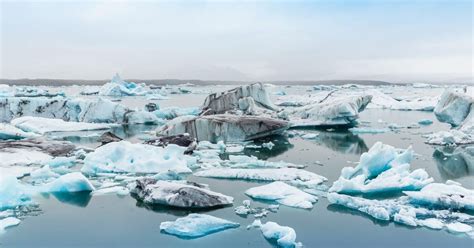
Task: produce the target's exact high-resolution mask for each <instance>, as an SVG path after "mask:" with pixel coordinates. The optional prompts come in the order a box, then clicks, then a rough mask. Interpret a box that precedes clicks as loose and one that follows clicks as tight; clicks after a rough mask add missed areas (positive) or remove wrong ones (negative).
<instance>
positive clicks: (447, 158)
mask: <svg viewBox="0 0 474 248" xmlns="http://www.w3.org/2000/svg"><path fill="white" fill-rule="evenodd" d="M433 158H434V160H435V162H436V164H437V167H438V171H439V173H440V174H441V176H442V177H443V178H444V179H455V178H460V177H464V176H468V175H474V146H469V147H459V146H457V147H451V146H445V147H438V148H437V149H436V150H435V151H434V152H433Z"/></svg>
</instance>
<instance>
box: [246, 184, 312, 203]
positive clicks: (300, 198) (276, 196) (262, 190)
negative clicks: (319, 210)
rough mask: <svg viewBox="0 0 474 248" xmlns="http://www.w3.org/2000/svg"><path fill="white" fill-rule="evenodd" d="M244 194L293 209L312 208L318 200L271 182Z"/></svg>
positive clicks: (288, 186) (289, 187)
mask: <svg viewBox="0 0 474 248" xmlns="http://www.w3.org/2000/svg"><path fill="white" fill-rule="evenodd" d="M245 194H247V195H248V196H250V197H252V198H255V199H261V200H270V201H276V202H278V203H280V204H282V205H286V206H289V207H295V208H312V207H313V204H314V203H315V202H316V201H317V200H318V198H317V197H315V196H313V195H310V194H308V193H306V192H303V191H301V190H299V189H298V188H296V187H293V186H290V185H288V184H286V183H284V182H273V183H269V184H266V185H262V186H258V187H254V188H250V189H248V190H247V191H245Z"/></svg>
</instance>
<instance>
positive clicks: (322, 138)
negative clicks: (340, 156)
mask: <svg viewBox="0 0 474 248" xmlns="http://www.w3.org/2000/svg"><path fill="white" fill-rule="evenodd" d="M316 141H317V142H318V143H320V144H322V145H324V146H326V147H328V148H329V149H331V150H334V151H336V152H341V153H345V154H356V155H359V154H362V153H364V152H366V151H368V150H369V148H368V147H367V145H366V144H365V142H364V140H363V139H361V138H360V137H359V136H358V135H355V134H353V133H351V132H349V131H334V132H327V131H322V132H320V133H319V135H318V137H317V139H316Z"/></svg>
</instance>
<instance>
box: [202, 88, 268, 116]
mask: <svg viewBox="0 0 474 248" xmlns="http://www.w3.org/2000/svg"><path fill="white" fill-rule="evenodd" d="M202 108H203V112H205V113H206V114H224V113H227V112H235V111H237V112H238V111H240V112H243V113H246V114H256V113H257V112H256V111H257V108H260V109H263V110H270V111H274V110H277V107H276V106H275V105H273V103H272V102H271V100H270V97H269V95H268V92H267V90H266V89H265V86H264V85H263V84H262V83H255V84H250V85H244V86H240V87H237V88H235V89H231V90H228V91H226V92H221V93H213V94H210V95H209V96H208V97H207V98H206V100H205V101H204V106H203V107H202Z"/></svg>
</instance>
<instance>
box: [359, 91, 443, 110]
mask: <svg viewBox="0 0 474 248" xmlns="http://www.w3.org/2000/svg"><path fill="white" fill-rule="evenodd" d="M366 94H370V95H372V101H371V103H370V104H369V106H368V108H383V109H391V110H417V111H433V109H434V108H435V105H436V101H437V97H420V98H413V99H409V100H396V99H394V98H393V97H391V96H388V95H386V94H384V93H382V92H380V91H379V90H368V91H366Z"/></svg>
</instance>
